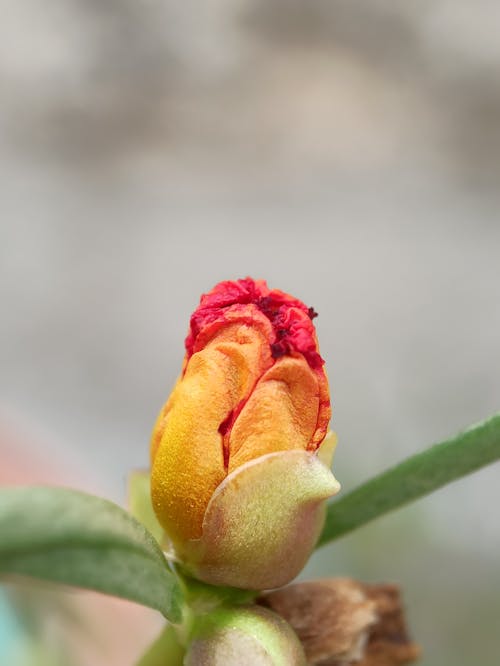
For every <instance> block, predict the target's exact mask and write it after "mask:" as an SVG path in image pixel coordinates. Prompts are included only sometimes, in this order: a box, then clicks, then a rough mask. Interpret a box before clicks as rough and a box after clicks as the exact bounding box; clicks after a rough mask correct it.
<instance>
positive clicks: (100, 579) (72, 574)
mask: <svg viewBox="0 0 500 666" xmlns="http://www.w3.org/2000/svg"><path fill="white" fill-rule="evenodd" d="M2 574H20V575H24V576H32V577H35V578H40V579H43V580H50V581H56V582H60V583H66V584H69V585H76V586H78V587H84V588H88V589H91V590H97V591H99V592H104V593H106V594H113V595H115V596H118V597H123V598H124V599H130V600H131V601H136V602H138V603H140V604H143V605H144V606H149V607H150V608H154V609H156V610H159V611H160V612H161V613H163V615H164V616H165V617H166V618H168V619H169V620H171V621H173V622H177V621H179V620H180V616H181V612H180V603H181V592H180V588H179V586H178V583H177V579H176V577H175V576H174V575H173V574H172V572H171V571H170V570H169V569H168V565H167V562H166V560H165V558H164V556H163V553H162V552H161V550H160V548H159V546H158V544H157V543H156V541H155V539H154V538H153V537H152V536H151V534H150V533H149V532H148V531H147V530H146V528H145V527H144V526H143V525H141V523H139V522H138V521H137V520H135V518H133V517H132V516H131V515H130V514H128V513H127V512H126V511H124V510H123V509H122V508H120V507H119V506H117V505H116V504H113V503H112V502H108V501H107V500H104V499H101V498H99V497H95V496H93V495H86V494H84V493H80V492H77V491H74V490H69V489H65V488H48V487H41V486H31V487H22V488H2V489H0V575H2Z"/></svg>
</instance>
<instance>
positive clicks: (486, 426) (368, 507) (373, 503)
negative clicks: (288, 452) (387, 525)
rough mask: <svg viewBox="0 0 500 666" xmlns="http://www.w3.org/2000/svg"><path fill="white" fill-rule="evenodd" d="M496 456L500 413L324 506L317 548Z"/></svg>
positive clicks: (499, 455)
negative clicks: (322, 525)
mask: <svg viewBox="0 0 500 666" xmlns="http://www.w3.org/2000/svg"><path fill="white" fill-rule="evenodd" d="M499 459H500V414H496V415H495V416H493V417H491V418H490V419H488V420H487V421H483V422H482V423H479V424H478V425H475V426H472V427H471V428H469V429H468V430H466V431H464V432H462V433H460V434H459V435H457V436H456V437H453V438H452V439H449V440H446V441H444V442H442V443H440V444H436V445H435V446H432V447H431V448H429V449H427V450H426V451H423V452H422V453H418V454H417V455H415V456H412V457H411V458H408V459H407V460H405V461H404V462H402V463H400V464H399V465H396V467H393V468H392V469H389V470H387V471H386V472H383V473H382V474H380V475H379V476H376V477H375V478H373V479H371V480H370V481H367V482H366V483H364V484H362V485H361V486H359V487H358V488H356V489H355V490H353V491H351V492H350V493H348V494H347V495H345V496H344V497H341V498H340V499H339V500H337V501H335V502H332V503H331V504H330V505H329V506H328V510H327V515H326V521H325V526H324V528H323V532H322V534H321V537H320V539H319V541H318V544H317V545H318V547H319V546H322V545H324V544H326V543H328V542H329V541H333V540H335V539H338V538H339V537H341V536H343V535H344V534H347V533H348V532H351V531H352V530H355V529H357V528H358V527H361V526H362V525H365V524H366V523H368V522H370V521H372V520H374V519H375V518H378V517H379V516H382V515H384V514H385V513H388V512H389V511H393V510H394V509H398V508H399V507H400V506H403V505H405V504H408V503H409V502H412V501H413V500H416V499H418V498H419V497H423V496H424V495H427V494H428V493H431V492H432V491H433V490H437V489H438V488H441V486H444V485H446V484H447V483H450V482H451V481H454V480H455V479H459V478H460V477H462V476H465V475H466V474H470V473H471V472H474V471H475V470H477V469H479V468H480V467H484V466H485V465H488V464H489V463H492V462H495V461H497V460H499Z"/></svg>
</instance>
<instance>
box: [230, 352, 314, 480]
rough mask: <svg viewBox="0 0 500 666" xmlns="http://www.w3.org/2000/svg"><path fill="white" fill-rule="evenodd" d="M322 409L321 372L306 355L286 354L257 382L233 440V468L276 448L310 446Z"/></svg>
mask: <svg viewBox="0 0 500 666" xmlns="http://www.w3.org/2000/svg"><path fill="white" fill-rule="evenodd" d="M318 412H319V388H318V376H317V373H315V372H314V371H313V370H311V368H310V367H309V365H308V364H307V362H306V361H305V359H304V358H303V357H302V356H298V357H291V356H284V357H282V358H280V359H278V360H277V361H276V363H275V364H274V366H273V367H272V368H271V369H270V370H268V371H267V372H266V373H265V374H264V375H263V377H262V378H261V379H260V380H259V382H258V383H257V385H256V387H255V389H254V390H253V392H252V394H251V396H250V398H249V399H248V402H247V403H246V405H245V407H244V408H243V409H242V411H241V413H240V415H239V416H238V418H237V420H236V422H235V424H234V426H233V428H232V431H231V436H230V440H229V450H230V458H229V471H230V472H232V471H233V470H235V469H236V468H237V467H239V466H240V465H242V464H243V463H245V462H247V461H249V460H253V459H254V458H258V457H259V456H261V455H264V454H266V453H272V452H274V451H286V450H289V449H304V450H305V449H307V448H308V445H309V443H310V442H311V440H312V438H313V434H314V432H315V430H316V425H317V421H318Z"/></svg>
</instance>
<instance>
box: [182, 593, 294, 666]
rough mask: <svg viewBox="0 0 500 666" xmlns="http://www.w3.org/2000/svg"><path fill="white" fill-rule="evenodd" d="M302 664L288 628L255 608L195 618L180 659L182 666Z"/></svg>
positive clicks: (224, 609)
mask: <svg viewBox="0 0 500 666" xmlns="http://www.w3.org/2000/svg"><path fill="white" fill-rule="evenodd" d="M305 665H306V660H305V655H304V651H303V649H302V645H301V644H300V642H299V639H298V638H297V635H296V634H295V632H294V631H293V629H292V628H291V627H290V625H289V624H288V623H287V622H286V621H285V620H284V619H283V618H281V617H280V616H279V615H276V614H275V613H273V612H272V611H269V610H267V609H266V608H260V607H258V606H236V607H227V606H226V607H219V608H217V609H215V610H214V611H212V612H211V613H207V614H204V615H200V616H198V617H197V618H195V620H194V624H193V628H192V632H191V641H190V643H189V644H188V648H187V653H186V656H185V659H184V666H305Z"/></svg>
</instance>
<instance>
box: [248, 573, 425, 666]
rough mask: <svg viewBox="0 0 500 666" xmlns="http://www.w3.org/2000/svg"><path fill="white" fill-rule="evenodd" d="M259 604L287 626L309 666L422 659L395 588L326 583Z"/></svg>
mask: <svg viewBox="0 0 500 666" xmlns="http://www.w3.org/2000/svg"><path fill="white" fill-rule="evenodd" d="M259 602H260V603H262V604H263V605H265V606H267V607H269V608H271V609H272V610H274V611H275V612H276V613H278V614H279V615H281V616H282V617H284V618H285V619H286V620H287V621H288V622H289V623H290V624H291V626H292V627H293V628H294V630H295V631H296V633H297V635H298V637H299V638H300V640H301V642H302V645H303V647H304V650H305V653H306V657H307V663H308V664H310V665H311V666H348V665H350V664H356V665H357V666H401V665H402V664H409V663H411V662H413V661H414V660H415V659H417V658H418V656H419V654H420V650H419V648H418V646H416V645H415V644H414V643H412V642H411V641H410V639H409V638H408V635H407V633H406V625H405V620H404V613H403V609H402V607H401V601H400V597H399V590H398V587H397V586H395V585H364V584H362V583H358V582H357V581H355V580H352V579H349V578H330V579H324V580H317V581H311V582H307V583H297V584H295V585H289V586H288V587H285V588H282V589H280V590H276V591H274V592H269V593H267V594H265V595H263V596H262V597H261V598H260V599H259Z"/></svg>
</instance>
